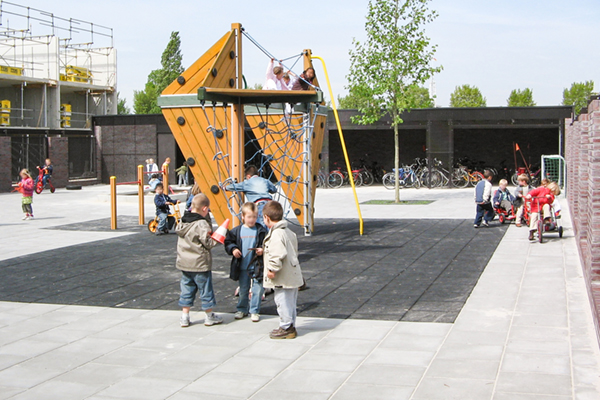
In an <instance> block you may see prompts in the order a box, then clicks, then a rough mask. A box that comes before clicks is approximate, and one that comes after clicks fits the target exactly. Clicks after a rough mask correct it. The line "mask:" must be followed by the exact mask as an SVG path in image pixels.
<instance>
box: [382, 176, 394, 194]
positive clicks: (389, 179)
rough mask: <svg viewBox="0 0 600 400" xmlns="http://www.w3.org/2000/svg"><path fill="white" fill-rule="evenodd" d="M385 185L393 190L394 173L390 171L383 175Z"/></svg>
mask: <svg viewBox="0 0 600 400" xmlns="http://www.w3.org/2000/svg"><path fill="white" fill-rule="evenodd" d="M381 181H382V183H383V186H384V187H385V188H386V189H388V190H392V189H393V188H394V174H393V173H391V172H388V173H387V174H385V175H384V176H383V179H381Z"/></svg>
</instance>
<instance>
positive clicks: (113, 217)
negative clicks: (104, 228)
mask: <svg viewBox="0 0 600 400" xmlns="http://www.w3.org/2000/svg"><path fill="white" fill-rule="evenodd" d="M110 229H112V230H115V229H117V177H116V176H111V177H110Z"/></svg>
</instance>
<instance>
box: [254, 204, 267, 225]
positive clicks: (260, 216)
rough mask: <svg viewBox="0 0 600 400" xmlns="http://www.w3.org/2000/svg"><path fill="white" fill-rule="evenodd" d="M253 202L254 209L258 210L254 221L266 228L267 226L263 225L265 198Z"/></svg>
mask: <svg viewBox="0 0 600 400" xmlns="http://www.w3.org/2000/svg"><path fill="white" fill-rule="evenodd" d="M255 204H256V211H257V212H258V217H257V218H256V223H257V224H261V225H262V226H264V227H265V228H267V226H266V225H265V221H263V208H265V204H267V200H261V201H259V202H256V203H255ZM267 229H268V228H267Z"/></svg>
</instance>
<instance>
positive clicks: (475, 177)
mask: <svg viewBox="0 0 600 400" xmlns="http://www.w3.org/2000/svg"><path fill="white" fill-rule="evenodd" d="M482 179H483V174H482V173H481V172H479V171H475V172H473V173H472V174H471V175H469V183H470V184H471V186H475V185H477V182H479V181H480V180H482Z"/></svg>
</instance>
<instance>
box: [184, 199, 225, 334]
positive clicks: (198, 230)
mask: <svg viewBox="0 0 600 400" xmlns="http://www.w3.org/2000/svg"><path fill="white" fill-rule="evenodd" d="M209 207H210V200H209V199H208V197H206V195H205V194H202V193H200V194H198V195H196V196H194V200H192V211H191V212H189V211H186V212H185V214H183V217H182V218H181V223H180V224H178V225H177V228H176V229H175V231H176V232H177V235H178V238H177V262H176V263H175V266H176V267H177V269H179V270H180V271H181V274H182V275H181V282H180V286H181V295H180V296H179V306H180V307H181V308H182V315H181V320H180V325H181V327H182V328H185V327H188V326H190V307H192V306H193V305H194V300H195V298H196V293H197V292H198V291H200V299H201V300H202V309H203V310H204V312H205V313H206V318H205V319H204V325H206V326H212V325H217V324H220V323H222V322H223V319H222V318H221V317H219V316H218V315H217V314H215V313H214V312H213V308H214V306H215V305H216V304H217V302H216V300H215V292H214V290H213V285H212V272H211V269H212V255H211V253H210V250H211V249H212V248H213V247H215V246H216V245H218V244H219V242H217V241H216V240H214V239H212V238H211V237H210V235H211V233H212V223H211V222H210V216H209V215H208V211H209V210H208V209H209Z"/></svg>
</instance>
